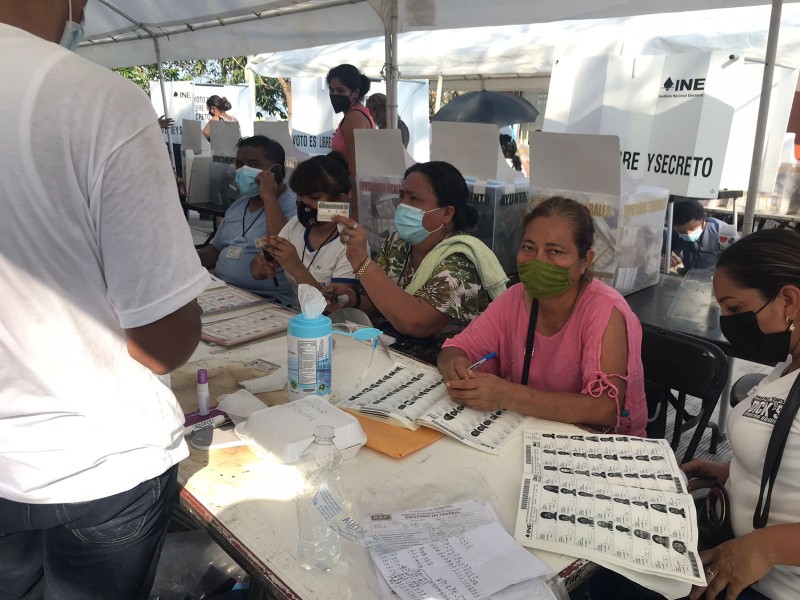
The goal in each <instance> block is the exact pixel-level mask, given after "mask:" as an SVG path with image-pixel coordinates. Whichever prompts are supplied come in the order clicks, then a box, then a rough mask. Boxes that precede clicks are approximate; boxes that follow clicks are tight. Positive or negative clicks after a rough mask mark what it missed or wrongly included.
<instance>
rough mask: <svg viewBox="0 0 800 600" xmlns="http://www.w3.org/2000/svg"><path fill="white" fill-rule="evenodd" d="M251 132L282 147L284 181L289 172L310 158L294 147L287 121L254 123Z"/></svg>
mask: <svg viewBox="0 0 800 600" xmlns="http://www.w3.org/2000/svg"><path fill="white" fill-rule="evenodd" d="M253 130H254V132H255V135H265V136H267V137H268V138H270V139H272V140H275V141H276V142H278V143H279V144H280V145H281V146H282V147H283V152H284V154H286V179H289V174H290V170H294V168H295V167H297V165H299V164H300V163H301V162H303V161H304V160H306V159H307V158H310V157H311V155H310V154H308V153H307V152H303V151H302V150H300V148H298V147H297V146H295V145H294V142H293V141H292V134H291V133H290V132H289V122H288V121H256V122H255V123H253Z"/></svg>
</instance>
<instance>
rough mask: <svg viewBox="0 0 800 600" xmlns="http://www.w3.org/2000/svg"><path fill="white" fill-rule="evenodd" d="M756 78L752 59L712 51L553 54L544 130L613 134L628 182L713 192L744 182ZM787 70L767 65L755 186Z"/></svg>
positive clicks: (777, 128)
mask: <svg viewBox="0 0 800 600" xmlns="http://www.w3.org/2000/svg"><path fill="white" fill-rule="evenodd" d="M762 76H763V64H762V63H761V62H759V61H753V60H749V59H747V58H745V57H741V56H736V55H733V54H730V52H719V51H716V52H701V53H695V54H674V55H643V56H592V57H586V58H566V59H559V60H558V61H556V63H555V65H554V66H553V73H552V77H551V82H550V92H549V95H548V99H547V111H546V114H545V122H544V130H545V131H548V132H553V133H577V134H600V135H616V136H619V139H620V146H621V148H620V149H621V150H622V162H623V165H624V167H625V169H626V172H627V174H628V175H630V177H631V178H633V179H634V180H637V181H638V183H640V184H644V185H654V186H659V187H665V188H667V189H669V190H670V192H671V193H672V194H675V195H679V196H687V197H691V198H716V197H717V194H718V193H719V190H720V189H723V188H727V189H739V190H741V189H746V188H747V186H748V185H749V173H750V162H751V160H752V148H753V144H754V140H755V129H756V117H757V112H758V106H759V97H760V90H761V82H762ZM797 77H798V70H797V69H795V68H792V67H787V66H783V65H775V73H774V81H773V87H772V93H771V101H770V110H769V118H768V124H767V131H766V140H765V145H764V154H763V169H762V174H761V180H760V182H759V190H760V191H763V192H767V193H772V190H773V186H774V184H775V178H776V174H777V168H778V164H779V162H780V149H781V146H782V143H783V135H784V132H785V131H786V123H787V121H788V118H789V111H790V109H791V105H792V100H793V99H794V91H795V89H796V86H797ZM534 160H535V158H534Z"/></svg>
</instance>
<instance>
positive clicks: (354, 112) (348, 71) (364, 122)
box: [326, 64, 375, 220]
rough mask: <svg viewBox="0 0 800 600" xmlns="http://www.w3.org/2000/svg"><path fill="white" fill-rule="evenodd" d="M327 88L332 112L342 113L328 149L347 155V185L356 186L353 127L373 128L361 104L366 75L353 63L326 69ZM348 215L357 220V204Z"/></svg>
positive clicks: (370, 117) (367, 83) (366, 82)
mask: <svg viewBox="0 0 800 600" xmlns="http://www.w3.org/2000/svg"><path fill="white" fill-rule="evenodd" d="M326 81H327V82H328V90H329V92H330V99H331V106H333V111H334V112H335V113H337V114H338V113H344V117H343V118H342V120H341V121H340V122H339V126H338V127H337V128H336V132H335V133H334V134H333V140H332V141H331V150H334V151H336V152H341V153H342V154H343V155H344V157H345V158H346V159H347V165H348V167H349V169H350V173H349V175H350V186H351V189H356V171H357V165H356V144H355V136H354V134H353V131H355V130H356V129H374V128H375V122H374V121H373V120H372V115H371V114H370V113H369V110H368V109H367V108H366V107H365V106H364V105H363V101H364V97H365V96H366V95H367V92H369V87H370V83H369V79H367V76H366V75H363V74H362V73H361V72H359V70H358V69H356V68H355V67H354V66H353V65H347V64H344V65H339V66H338V67H334V68H332V69H331V70H330V71H328V75H327V77H326ZM351 216H352V217H353V218H354V219H355V220H358V205H357V203H353V206H352V210H351Z"/></svg>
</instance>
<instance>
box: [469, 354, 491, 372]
mask: <svg viewBox="0 0 800 600" xmlns="http://www.w3.org/2000/svg"><path fill="white" fill-rule="evenodd" d="M495 356H497V352H489V354H487V355H486V356H482V357H481V358H479V359H478V360H477V361H475V362H474V363H473V364H471V365H470V366H469V367H467V370H468V371H474V370H475V369H477V368H478V367H480V366H481V365H482V364H483V363H485V362H486V361H489V360H492V359H493V358H494V357H495Z"/></svg>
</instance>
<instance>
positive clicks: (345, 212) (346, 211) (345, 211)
mask: <svg viewBox="0 0 800 600" xmlns="http://www.w3.org/2000/svg"><path fill="white" fill-rule="evenodd" d="M335 216H340V217H349V216H350V204H349V203H347V202H320V203H319V205H318V206H317V221H333V217H335Z"/></svg>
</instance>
